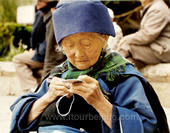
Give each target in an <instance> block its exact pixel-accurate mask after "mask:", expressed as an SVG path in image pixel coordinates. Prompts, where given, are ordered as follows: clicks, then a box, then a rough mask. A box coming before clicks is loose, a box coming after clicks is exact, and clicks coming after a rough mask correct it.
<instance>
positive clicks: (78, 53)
mask: <svg viewBox="0 0 170 133" xmlns="http://www.w3.org/2000/svg"><path fill="white" fill-rule="evenodd" d="M84 55H85V53H84V49H83V47H81V45H77V49H76V53H75V56H76V57H83V56H84Z"/></svg>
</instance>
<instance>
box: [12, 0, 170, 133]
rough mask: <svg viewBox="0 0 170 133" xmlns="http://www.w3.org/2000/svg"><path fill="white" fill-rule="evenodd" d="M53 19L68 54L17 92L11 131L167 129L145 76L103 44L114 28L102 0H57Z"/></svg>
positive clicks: (139, 131)
mask: <svg viewBox="0 0 170 133" xmlns="http://www.w3.org/2000/svg"><path fill="white" fill-rule="evenodd" d="M53 23H54V31H55V36H56V40H57V42H58V44H59V45H61V46H62V48H63V50H64V52H65V54H66V56H67V57H68V60H67V61H65V62H64V63H63V64H61V65H60V66H56V68H55V69H54V70H52V71H51V74H50V76H49V77H48V78H46V79H45V80H44V81H43V83H42V84H41V86H40V87H39V89H38V91H37V92H36V93H32V94H27V95H24V96H21V97H20V98H19V99H18V100H16V102H15V103H14V104H13V105H12V106H11V110H12V112H13V116H12V124H11V133H13V132H15V131H16V132H17V131H18V132H28V131H34V130H38V132H43V133H46V132H49V133H51V132H53V133H58V132H59V133H81V132H88V133H112V132H116V133H117V132H125V133H132V132H133V133H142V132H147V133H149V132H156V131H163V130H164V131H167V130H168V126H167V123H166V116H165V114H164V111H163V110H162V107H161V105H160V103H159V100H158V99H157V97H156V95H155V93H154V92H152V93H151V91H149V90H150V89H151V88H149V87H150V86H149V85H148V83H147V81H146V80H145V79H144V78H143V77H142V75H141V74H140V73H139V72H137V71H136V69H134V67H133V65H132V64H131V63H130V62H128V61H127V60H125V59H124V58H123V57H122V56H120V55H119V54H118V53H115V52H114V53H111V52H110V50H108V49H107V48H106V46H107V39H108V36H110V35H112V36H115V32H114V27H113V24H112V21H111V19H110V16H109V14H108V11H107V8H106V7H105V6H104V5H103V4H102V3H101V2H99V1H89V0H88V1H85V0H84V1H74V0H72V1H60V2H59V4H58V5H57V7H56V10H55V11H54V13H53ZM69 79H72V80H69ZM152 91H153V90H152ZM150 94H151V95H152V99H151V98H149V97H148V96H150ZM153 101H154V102H153ZM153 103H155V105H156V106H154V105H153ZM155 108H157V109H156V110H155ZM158 111H159V112H158ZM158 115H159V116H160V118H159V119H158V117H157V116H158ZM160 119H161V122H162V123H163V125H161V124H160V123H159V122H160Z"/></svg>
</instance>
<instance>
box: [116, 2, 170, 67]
mask: <svg viewBox="0 0 170 133" xmlns="http://www.w3.org/2000/svg"><path fill="white" fill-rule="evenodd" d="M140 1H141V3H142V5H143V6H144V9H143V12H142V20H141V23H140V29H139V30H138V31H137V32H136V33H133V34H130V35H127V36H125V37H123V38H122V39H121V41H120V43H119V44H118V45H119V46H118V51H119V52H120V53H121V54H122V55H123V56H124V57H126V58H127V59H129V60H130V61H132V62H133V63H135V64H136V66H137V67H138V68H140V67H143V66H145V65H147V64H158V63H162V62H170V56H169V55H170V9H169V8H168V6H167V5H166V4H165V2H164V1H163V0H140Z"/></svg>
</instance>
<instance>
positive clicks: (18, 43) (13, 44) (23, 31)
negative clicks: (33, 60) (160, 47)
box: [0, 0, 170, 61]
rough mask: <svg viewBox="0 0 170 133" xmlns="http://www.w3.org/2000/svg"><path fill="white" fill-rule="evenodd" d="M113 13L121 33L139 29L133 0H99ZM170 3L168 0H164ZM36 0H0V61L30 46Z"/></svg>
mask: <svg viewBox="0 0 170 133" xmlns="http://www.w3.org/2000/svg"><path fill="white" fill-rule="evenodd" d="M102 2H103V3H104V4H105V5H106V6H107V7H109V8H111V9H112V10H113V11H114V14H115V21H116V22H117V23H118V24H119V25H120V27H121V28H122V30H123V34H124V35H127V34H129V33H133V32H135V31H136V30H137V29H138V28H139V22H140V10H141V9H142V7H141V5H140V2H139V1H137V0H107V1H106V0H105V1H102ZM165 2H166V3H167V4H168V5H170V0H165ZM35 5H36V0H0V61H11V60H12V57H13V56H14V55H16V54H18V53H20V52H23V51H24V50H25V49H29V48H30V36H31V31H32V24H33V22H34V15H35V12H36V10H35Z"/></svg>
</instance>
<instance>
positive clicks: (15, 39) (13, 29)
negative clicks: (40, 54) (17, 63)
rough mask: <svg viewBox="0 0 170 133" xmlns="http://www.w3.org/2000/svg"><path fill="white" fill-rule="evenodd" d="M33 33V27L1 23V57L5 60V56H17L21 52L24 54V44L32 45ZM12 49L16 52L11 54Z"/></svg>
mask: <svg viewBox="0 0 170 133" xmlns="http://www.w3.org/2000/svg"><path fill="white" fill-rule="evenodd" d="M31 31H32V26H25V25H21V24H16V23H0V57H2V58H5V56H12V55H15V53H18V52H19V51H21V52H22V49H21V47H22V46H23V44H25V45H28V46H29V45H30V37H31ZM14 44H15V45H14ZM19 44H20V45H19ZM12 49H14V51H15V52H12V54H11V51H12Z"/></svg>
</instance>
